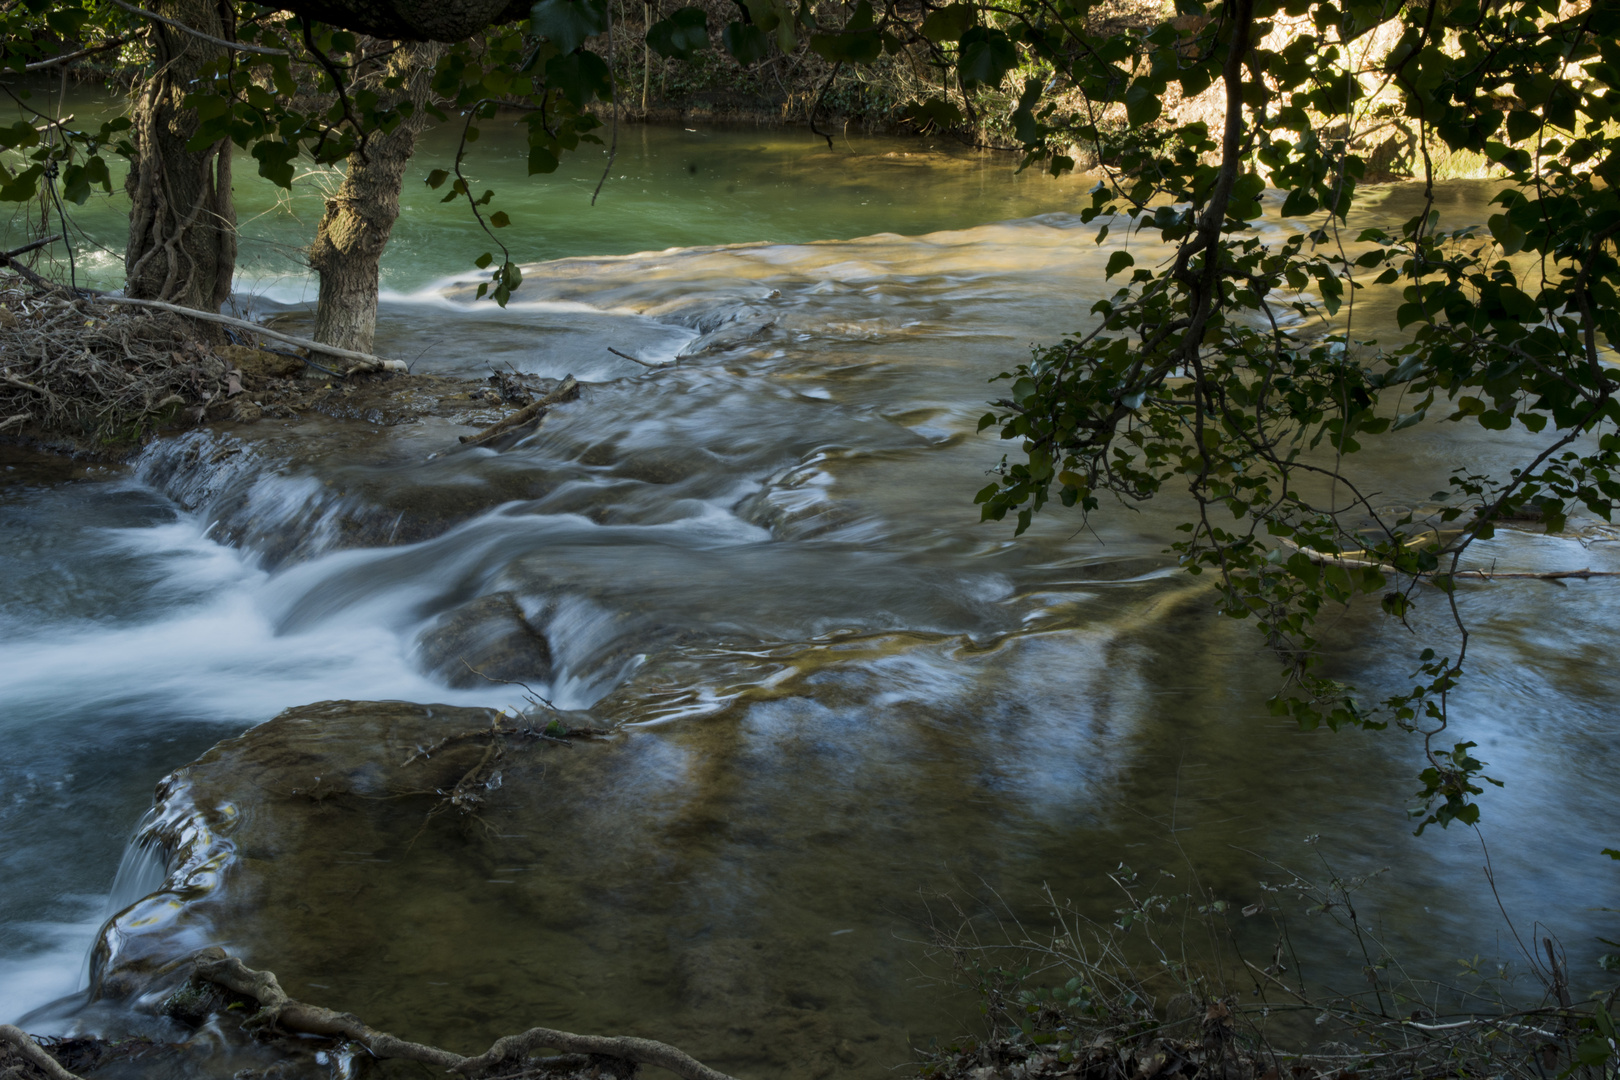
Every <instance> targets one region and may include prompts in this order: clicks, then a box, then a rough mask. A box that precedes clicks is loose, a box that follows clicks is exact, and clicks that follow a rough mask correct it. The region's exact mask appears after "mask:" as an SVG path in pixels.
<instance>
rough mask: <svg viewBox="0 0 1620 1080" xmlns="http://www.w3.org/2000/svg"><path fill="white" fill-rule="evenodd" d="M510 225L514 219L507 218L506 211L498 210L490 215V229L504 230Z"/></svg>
mask: <svg viewBox="0 0 1620 1080" xmlns="http://www.w3.org/2000/svg"><path fill="white" fill-rule="evenodd" d="M510 224H512V219H511V218H509V217H507V216H506V211H505V210H497V211H495V212H494V213H493V214H491V215H489V227H490V228H492V229H504V228H506V227H507V226H508V225H510Z"/></svg>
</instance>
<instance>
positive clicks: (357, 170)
mask: <svg viewBox="0 0 1620 1080" xmlns="http://www.w3.org/2000/svg"><path fill="white" fill-rule="evenodd" d="M396 44H397V45H398V48H397V50H396V51H395V52H394V54H393V55H392V56H391V57H390V58H389V61H388V68H387V71H386V73H385V75H384V77H385V78H388V77H393V76H400V75H403V76H405V77H406V79H407V82H406V83H405V85H404V87H403V97H404V98H405V99H406V100H409V101H410V103H411V105H412V110H411V115H410V116H408V117H406V118H405V119H404V120H402V121H401V122H400V123H399V125H398V126H397V127H395V128H394V130H392V131H389V132H381V131H379V132H374V133H372V134H371V135H370V136H369V137H368V138H367V139H366V144H365V149H364V153H362V152H361V151H360V150H356V151H355V152H354V153H353V154H350V155H349V160H348V171H347V174H346V175H345V176H344V178H343V183H342V184H341V185H340V186H339V187H338V190H337V193H336V194H335V195H333V196H332V198H330V199H328V200H327V202H326V213H325V214H324V215H323V216H322V217H321V224H320V227H319V228H318V229H317V230H316V233H315V243H314V244H313V245H311V247H310V249H309V265H310V266H311V267H312V268H313V269H314V270H315V272H316V273H318V274H319V275H320V279H321V288H320V297H319V299H318V301H317V303H316V307H315V335H314V336H315V340H316V341H320V342H324V343H325V344H328V345H336V346H339V347H340V348H344V349H353V350H354V351H356V352H370V351H371V344H372V339H373V337H374V336H375V334H376V330H377V280H378V278H377V264H378V262H379V260H380V259H381V258H382V253H383V249H384V248H386V247H387V246H388V237H389V234H391V233H392V232H393V229H394V222H395V220H397V219H398V217H399V191H400V185H401V183H402V182H403V180H404V177H405V167H406V165H408V164H409V163H410V160H411V154H412V152H413V151H414V150H415V149H416V136H417V134H418V133H419V132H421V131H422V129H423V128H425V127H426V126H427V125H428V122H429V118H428V115H427V112H426V110H425V109H424V108H423V105H424V103H425V102H426V101H427V100H428V93H429V83H430V82H431V81H432V78H433V67H434V64H436V63H437V62H438V59H439V54H440V53H441V51H442V46H439V45H436V44H433V43H415V44H413V43H409V42H404V41H401V42H397V43H396Z"/></svg>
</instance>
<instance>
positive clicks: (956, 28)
mask: <svg viewBox="0 0 1620 1080" xmlns="http://www.w3.org/2000/svg"><path fill="white" fill-rule="evenodd" d="M978 21H979V15H978V12H977V11H976V10H975V9H974V7H973V5H972V4H951V5H949V6H948V7H942V8H940V9H939V10H938V11H931V12H929V13H928V17H927V18H925V19H923V21H922V35H923V37H925V38H927V39H928V40H929V41H933V42H940V43H943V42H951V41H961V40H962V35H963V34H965V33H967V32H968V31H969V30H971V29H972V28H973V27H974V25H976V24H977V23H978Z"/></svg>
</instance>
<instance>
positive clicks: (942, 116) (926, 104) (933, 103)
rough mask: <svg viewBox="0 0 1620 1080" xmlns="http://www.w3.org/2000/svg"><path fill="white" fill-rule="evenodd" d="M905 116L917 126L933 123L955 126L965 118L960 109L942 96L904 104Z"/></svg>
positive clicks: (944, 126)
mask: <svg viewBox="0 0 1620 1080" xmlns="http://www.w3.org/2000/svg"><path fill="white" fill-rule="evenodd" d="M905 118H906V119H907V120H909V121H911V122H912V123H913V124H916V125H918V126H919V127H927V126H929V125H933V126H934V127H942V128H950V127H955V126H956V125H957V124H960V123H961V122H962V121H963V120H964V119H966V117H964V116H963V115H962V110H961V109H958V108H957V107H956V106H955V105H953V104H951V103H950V102H949V101H947V100H945V99H944V98H929V99H928V100H927V101H914V102H912V103H911V104H909V105H907V106H906V112H905Z"/></svg>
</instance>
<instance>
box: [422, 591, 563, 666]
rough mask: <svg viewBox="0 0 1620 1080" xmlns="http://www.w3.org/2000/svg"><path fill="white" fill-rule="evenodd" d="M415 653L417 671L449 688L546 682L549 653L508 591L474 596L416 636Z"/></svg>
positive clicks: (549, 662)
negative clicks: (420, 664) (443, 682)
mask: <svg viewBox="0 0 1620 1080" xmlns="http://www.w3.org/2000/svg"><path fill="white" fill-rule="evenodd" d="M417 648H418V650H419V651H420V657H421V661H422V668H423V670H424V671H427V672H429V673H430V674H434V675H437V676H439V677H440V678H442V679H443V680H444V681H445V682H446V683H448V684H449V685H451V686H454V687H459V688H465V687H469V686H479V685H482V684H485V683H489V682H516V683H539V682H545V681H547V680H549V679H550V678H551V649H550V648H549V647H548V646H547V645H546V639H545V637H544V636H543V635H541V634H540V633H539V632H538V631H537V630H535V628H534V627H533V626H531V625H530V624H529V621H528V619H526V618H525V617H524V615H523V609H522V608H521V607H520V606H519V605H518V599H517V596H516V595H515V594H513V593H510V592H499V593H492V594H490V595H489V596H480V597H479V598H478V599H476V600H472V601H469V602H468V603H465V604H462V605H461V606H460V607H458V608H455V609H453V610H451V611H449V612H447V613H446V614H445V615H444V617H443V618H442V619H440V621H439V623H438V625H436V626H434V627H431V628H430V629H428V630H426V631H424V632H423V633H422V635H421V636H420V637H419V638H418V639H417Z"/></svg>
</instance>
